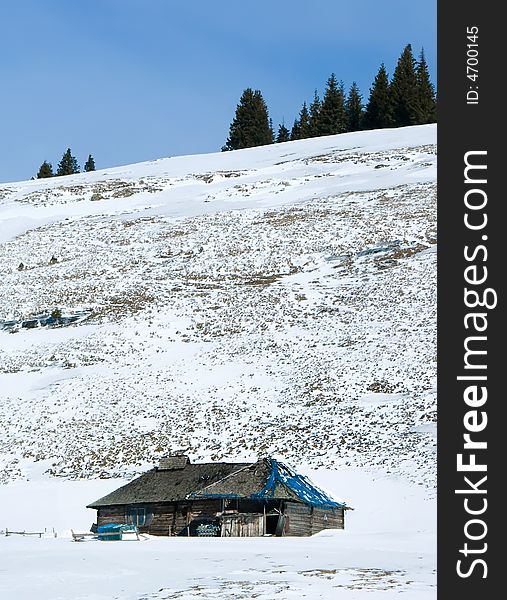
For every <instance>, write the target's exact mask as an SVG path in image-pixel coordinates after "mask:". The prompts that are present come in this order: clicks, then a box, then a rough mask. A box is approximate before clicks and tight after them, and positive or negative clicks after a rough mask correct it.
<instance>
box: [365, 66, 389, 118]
mask: <svg viewBox="0 0 507 600" xmlns="http://www.w3.org/2000/svg"><path fill="white" fill-rule="evenodd" d="M393 124H394V120H393V105H392V101H391V91H390V88H389V78H388V76H387V71H386V68H385V66H384V63H382V64H381V65H380V68H379V70H378V73H377V75H376V76H375V80H374V81H373V85H372V87H371V88H370V96H369V98H368V102H367V104H366V109H365V111H364V115H363V129H382V128H385V127H392V126H393Z"/></svg>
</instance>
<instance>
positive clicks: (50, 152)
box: [0, 0, 436, 182]
mask: <svg viewBox="0 0 507 600" xmlns="http://www.w3.org/2000/svg"><path fill="white" fill-rule="evenodd" d="M1 22H2V27H1V34H0V57H1V58H0V90H1V94H0V109H1V110H0V115H1V116H0V182H6V181H15V180H20V179H29V178H30V177H31V176H32V175H34V174H35V173H36V172H37V170H38V167H39V165H40V164H41V162H42V161H43V160H45V159H46V160H49V161H50V162H52V163H53V166H56V164H57V163H58V161H59V160H60V158H61V156H62V154H63V152H64V151H65V149H66V148H67V147H70V148H71V149H72V152H73V154H74V155H75V156H76V157H77V159H78V162H79V164H80V165H81V166H82V165H83V164H84V162H85V160H86V157H87V156H88V153H92V154H93V156H94V158H95V162H96V164H97V168H105V167H110V166H115V165H121V164H127V163H132V162H139V161H143V160H150V159H154V158H160V157H163V156H172V155H177V154H196V153H201V152H213V151H216V150H219V149H220V147H221V146H222V144H223V143H224V142H225V140H226V138H227V134H228V129H229V124H230V121H231V119H232V117H233V116H234V110H235V108H236V104H237V102H238V100H239V97H240V95H241V92H242V91H243V89H244V88H246V87H252V88H254V89H260V90H261V91H262V93H263V95H264V98H265V100H266V102H267V104H268V107H269V110H270V115H271V117H272V118H273V122H274V124H275V125H277V124H278V123H279V122H281V121H282V119H284V120H285V123H286V124H287V125H289V126H290V125H291V124H292V122H293V120H294V117H295V116H296V114H297V112H298V111H299V109H300V107H301V104H302V102H303V100H311V99H312V97H313V91H314V89H315V88H317V89H318V91H319V93H320V94H322V91H323V89H324V86H325V82H326V79H327V78H328V77H329V75H330V73H331V72H335V73H336V75H337V77H338V79H342V80H343V81H344V83H345V86H346V87H347V88H348V87H349V86H350V84H351V83H352V81H354V80H355V81H357V83H358V85H359V87H360V89H361V92H362V93H363V95H364V96H365V97H367V95H368V90H369V88H370V86H371V83H372V81H373V78H374V76H375V74H376V72H377V70H378V67H379V65H380V63H381V62H382V61H383V62H385V64H386V66H387V69H388V71H389V74H392V71H393V69H394V67H395V65H396V61H397V59H398V57H399V55H400V53H401V51H402V49H403V47H404V46H405V45H406V44H407V43H411V44H412V47H413V49H414V53H415V54H416V55H417V54H418V53H419V51H420V49H421V47H424V50H425V53H426V58H427V60H428V63H429V66H430V71H431V74H432V77H433V79H435V78H436V0H411V1H407V0H383V1H379V0H362V1H361V2H355V1H351V0H313V1H312V2H309V1H308V0H306V1H305V2H303V1H301V0H278V1H277V0H271V1H270V2H268V1H267V0H242V1H240V0H235V1H234V0H214V1H213V0H86V2H85V1H80V0H44V1H41V0H17V1H14V0H6V2H5V3H4V4H3V5H2V19H1Z"/></svg>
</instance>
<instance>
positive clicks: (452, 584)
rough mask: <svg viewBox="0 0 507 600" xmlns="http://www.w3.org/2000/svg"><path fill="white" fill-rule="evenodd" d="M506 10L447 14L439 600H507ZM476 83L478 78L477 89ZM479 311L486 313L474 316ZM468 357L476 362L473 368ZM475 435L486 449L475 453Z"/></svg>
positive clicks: (441, 28)
mask: <svg viewBox="0 0 507 600" xmlns="http://www.w3.org/2000/svg"><path fill="white" fill-rule="evenodd" d="M501 7H502V4H501V3H494V2H488V1H484V0H483V1H482V2H477V1H476V2H471V1H470V0H462V1H461V2H454V3H453V2H450V1H449V0H447V1H446V0H441V1H440V2H439V4H438V238H439V257H438V597H439V598H442V600H449V599H454V598H459V599H460V600H468V599H474V600H477V599H479V600H487V599H489V598H497V597H503V595H504V593H505V592H503V591H502V590H503V589H504V585H503V582H501V581H500V577H499V576H500V573H501V572H502V568H501V567H500V560H501V559H503V558H504V552H503V549H502V550H501V549H500V539H501V538H502V532H503V531H504V530H505V520H506V516H505V515H501V514H500V510H499V507H500V505H501V503H503V500H501V499H500V492H499V486H500V482H501V481H502V480H503V472H504V471H505V469H503V468H502V467H501V466H500V463H501V462H502V458H503V457H504V456H506V454H507V453H506V450H505V446H503V445H500V439H501V437H507V436H506V434H503V436H501V433H500V431H501V428H502V429H505V427H504V421H503V417H502V415H503V405H504V403H505V401H506V399H505V393H504V392H503V386H502V378H501V373H502V372H503V371H504V370H505V371H506V372H507V357H505V355H506V352H505V349H504V348H503V345H504V337H505V334H506V333H507V331H506V328H505V325H504V319H503V314H502V307H503V298H504V297H505V293H504V292H505V290H504V289H503V288H504V287H505V284H504V280H505V278H506V277H507V275H506V274H505V272H506V271H507V269H506V264H507V252H506V244H505V243H507V233H504V231H503V230H504V223H503V220H502V214H501V213H502V212H504V211H502V209H503V205H505V204H507V201H506V200H507V199H506V198H505V192H502V191H501V190H500V177H501V173H502V170H505V167H503V166H502V165H501V162H502V161H503V152H505V150H503V152H502V150H500V149H499V146H500V137H501V136H502V135H505V133H504V134H502V133H501V131H502V130H504V131H505V130H506V129H507V128H506V126H505V117H504V115H505V112H506V111H505V109H504V107H503V105H504V101H503V99H502V93H501V91H500V84H502V83H504V81H505V76H504V73H505V72H506V69H505V66H503V68H502V66H501V64H500V57H501V56H502V47H503V42H504V40H505V39H506V38H507V35H506V34H507V31H504V33H503V35H501V34H500V27H502V28H504V26H503V24H502V19H501V17H500V8H501ZM467 28H468V32H469V35H470V37H469V38H468V36H467ZM473 28H477V36H476V38H475V39H474V31H475V29H473ZM467 38H468V39H467ZM474 43H477V44H478V45H477V46H474ZM468 44H470V45H468ZM474 50H477V53H476V52H475V51H474ZM467 53H468V54H467ZM468 59H471V60H468ZM467 60H468V65H467ZM467 66H468V67H472V68H469V69H468V70H467ZM473 69H477V71H474V70H473ZM475 73H477V75H478V76H477V77H469V75H474V74H475ZM467 94H468V96H467ZM474 102H476V103H474ZM467 153H469V154H467ZM465 157H466V158H465ZM467 162H468V163H469V164H472V165H476V166H481V167H484V168H482V169H478V168H473V167H472V168H470V169H469V170H468V171H467V174H465V167H466V166H467V164H466V163H467ZM467 175H468V177H467ZM467 204H468V208H467ZM483 204H484V206H482V205H483ZM470 207H472V208H470ZM465 218H466V219H468V223H469V225H470V226H469V227H467V226H466V224H465ZM486 218H487V222H485V219H486ZM504 240H505V243H504ZM465 253H466V256H465ZM504 257H505V258H504ZM467 268H468V270H467V271H465V270H466V269H467ZM485 276H487V278H486V279H485V280H484V281H483V279H484V277H485ZM467 279H468V281H467ZM465 289H467V290H468V295H467V299H468V306H467V303H466V302H465ZM488 290H489V291H488ZM474 292H475V293H474ZM476 300H478V302H482V303H483V304H484V306H480V305H478V306H475V307H473V305H474V304H475V302H476ZM495 303H497V306H496V307H493V306H494V304H495ZM472 314H476V315H479V314H481V315H482V316H476V317H473V316H471V315H472ZM467 315H468V317H467ZM467 325H468V328H467ZM484 327H485V329H482V328H484ZM465 346H466V347H465ZM467 349H468V350H471V351H472V352H471V353H470V354H469V355H468V357H465V354H466V352H467ZM479 352H480V353H479ZM504 362H505V363H506V366H504ZM459 377H466V378H468V379H459ZM486 391H487V399H486V396H485V394H486ZM486 419H487V421H486ZM467 434H468V435H469V436H470V438H468V439H469V440H471V441H472V442H474V443H475V444H476V445H475V446H472V444H470V445H469V447H468V448H465V442H466V441H467V438H465V437H464V436H466V435H467ZM484 444H487V447H485V446H484ZM459 455H461V458H459ZM459 461H461V462H462V463H463V466H462V467H461V469H462V470H459V468H458V462H459ZM474 461H475V464H476V467H474V466H473V463H474ZM495 463H496V464H495ZM467 465H469V466H467ZM486 469H487V470H486ZM484 477H487V479H485V480H483V478H484ZM457 491H458V493H456V492H457ZM459 561H461V562H459ZM458 571H461V575H460V574H459V572H458Z"/></svg>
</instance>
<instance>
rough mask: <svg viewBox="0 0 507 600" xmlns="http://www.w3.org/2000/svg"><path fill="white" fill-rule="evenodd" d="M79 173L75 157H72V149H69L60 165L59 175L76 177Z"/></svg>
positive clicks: (57, 172)
mask: <svg viewBox="0 0 507 600" xmlns="http://www.w3.org/2000/svg"><path fill="white" fill-rule="evenodd" d="M75 173H79V165H78V164H77V160H76V159H75V157H74V156H72V154H71V151H70V148H67V150H66V151H65V153H64V155H63V156H62V160H61V161H60V162H59V163H58V169H57V171H56V174H57V175H59V176H60V175H74V174H75Z"/></svg>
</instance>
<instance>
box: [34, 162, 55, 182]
mask: <svg viewBox="0 0 507 600" xmlns="http://www.w3.org/2000/svg"><path fill="white" fill-rule="evenodd" d="M53 175H54V173H53V165H52V164H51V163H49V162H48V161H47V160H45V161H44V162H43V163H42V164H41V166H40V168H39V172H38V173H37V179H45V178H46V177H53Z"/></svg>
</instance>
